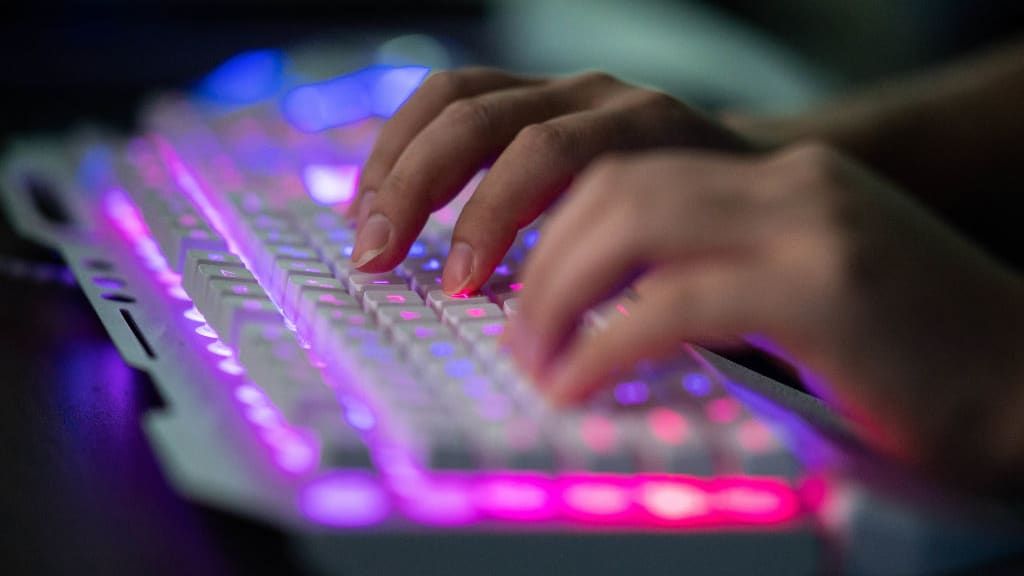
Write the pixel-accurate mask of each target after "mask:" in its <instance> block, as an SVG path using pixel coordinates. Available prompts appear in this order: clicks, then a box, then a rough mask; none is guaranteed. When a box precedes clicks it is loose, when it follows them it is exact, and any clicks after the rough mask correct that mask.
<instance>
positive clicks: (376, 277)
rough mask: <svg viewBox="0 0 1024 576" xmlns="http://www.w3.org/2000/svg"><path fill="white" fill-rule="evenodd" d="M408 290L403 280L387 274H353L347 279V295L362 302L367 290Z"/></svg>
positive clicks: (397, 276) (393, 274)
mask: <svg viewBox="0 0 1024 576" xmlns="http://www.w3.org/2000/svg"><path fill="white" fill-rule="evenodd" d="M407 289H408V285H407V284H406V283H405V279H404V278H402V277H401V276H399V275H398V274H395V273H394V272H389V273H387V274H367V273H366V272H353V273H352V274H351V275H349V277H348V293H349V294H351V295H353V296H355V297H356V299H357V300H362V296H363V292H365V291H367V290H391V291H395V290H402V291H405V290H407Z"/></svg>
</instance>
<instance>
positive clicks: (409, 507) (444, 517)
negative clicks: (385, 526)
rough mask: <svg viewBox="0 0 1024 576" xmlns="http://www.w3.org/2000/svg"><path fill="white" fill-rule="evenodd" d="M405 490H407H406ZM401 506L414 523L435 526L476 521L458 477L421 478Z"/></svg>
mask: <svg viewBox="0 0 1024 576" xmlns="http://www.w3.org/2000/svg"><path fill="white" fill-rule="evenodd" d="M407 490H408V488H407ZM413 491H414V492H415V494H414V495H413V494H410V496H411V497H410V498H408V499H407V500H406V501H405V502H403V505H402V511H403V512H405V514H406V515H408V516H409V517H410V518H412V519H413V520H416V521H418V522H421V523H423V524H432V525H437V526H458V525H463V524H469V523H471V522H473V521H475V520H476V519H477V518H478V517H479V516H480V512H479V511H478V510H477V508H476V506H475V504H474V502H473V498H472V492H471V491H470V490H469V488H468V486H467V483H466V482H464V481H462V480H461V479H459V478H431V479H423V480H421V481H420V483H419V485H418V486H417V487H416V488H415V490H409V492H410V493H411V492H413Z"/></svg>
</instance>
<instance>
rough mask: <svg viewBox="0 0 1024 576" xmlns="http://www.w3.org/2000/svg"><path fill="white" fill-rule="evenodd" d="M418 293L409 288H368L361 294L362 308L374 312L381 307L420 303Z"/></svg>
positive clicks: (369, 312) (370, 312)
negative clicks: (368, 289)
mask: <svg viewBox="0 0 1024 576" xmlns="http://www.w3.org/2000/svg"><path fill="white" fill-rule="evenodd" d="M422 303H423V301H422V300H420V297H419V295H417V294H416V293H415V292H412V291H410V290H370V291H367V292H366V293H365V294H364V295H363V308H364V309H365V310H366V312H367V313H368V314H375V313H376V312H377V309H378V308H381V307H402V306H412V305H422Z"/></svg>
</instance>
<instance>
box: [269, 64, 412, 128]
mask: <svg viewBox="0 0 1024 576" xmlns="http://www.w3.org/2000/svg"><path fill="white" fill-rule="evenodd" d="M429 72H430V70H429V69H428V68H424V67H422V66H407V67H402V68H390V67H384V66H373V67H370V68H364V69H362V70H359V71H356V72H353V73H351V74H346V75H344V76H339V77H337V78H334V79H332V80H327V81H325V82H318V83H315V84H307V85H305V86H299V87H297V88H295V89H294V90H292V91H291V92H289V93H288V94H286V95H285V97H284V101H283V102H282V104H281V106H282V111H283V112H284V115H285V118H287V119H288V121H289V122H291V123H292V124H293V125H294V126H295V127H296V128H298V129H300V130H304V131H307V132H317V131H320V130H325V129H327V128H333V127H335V126H342V125H344V124H350V123H352V122H358V121H359V120H363V119H365V118H369V117H371V116H380V117H385V118H386V117H389V116H391V115H392V114H394V113H395V110H397V109H398V107H399V106H401V105H402V103H403V102H405V100H406V98H408V97H409V95H410V94H412V93H413V91H414V90H416V88H417V87H418V86H419V85H420V83H421V82H423V79H424V78H426V77H427V74H428V73H429Z"/></svg>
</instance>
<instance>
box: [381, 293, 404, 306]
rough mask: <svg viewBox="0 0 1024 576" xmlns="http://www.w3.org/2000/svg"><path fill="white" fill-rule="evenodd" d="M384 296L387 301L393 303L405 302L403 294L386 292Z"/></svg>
mask: <svg viewBox="0 0 1024 576" xmlns="http://www.w3.org/2000/svg"><path fill="white" fill-rule="evenodd" d="M385 298H387V300H388V302H392V303H394V304H405V296H402V295H401V294H388V295H387V296H385Z"/></svg>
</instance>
